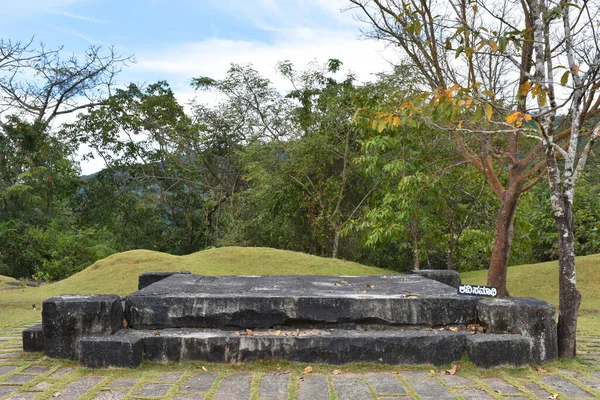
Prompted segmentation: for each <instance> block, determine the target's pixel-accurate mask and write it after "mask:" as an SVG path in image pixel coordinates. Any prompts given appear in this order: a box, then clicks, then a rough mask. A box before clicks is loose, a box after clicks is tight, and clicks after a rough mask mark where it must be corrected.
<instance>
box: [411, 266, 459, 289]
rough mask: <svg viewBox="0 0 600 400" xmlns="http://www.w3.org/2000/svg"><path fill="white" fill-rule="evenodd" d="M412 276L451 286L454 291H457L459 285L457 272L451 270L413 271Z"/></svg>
mask: <svg viewBox="0 0 600 400" xmlns="http://www.w3.org/2000/svg"><path fill="white" fill-rule="evenodd" d="M413 274H417V275H420V276H422V277H424V278H427V279H433V280H434V281H438V282H440V283H443V284H444V285H448V286H452V287H453V288H455V289H458V286H459V285H460V275H458V272H457V271H454V270H451V269H422V270H419V271H413Z"/></svg>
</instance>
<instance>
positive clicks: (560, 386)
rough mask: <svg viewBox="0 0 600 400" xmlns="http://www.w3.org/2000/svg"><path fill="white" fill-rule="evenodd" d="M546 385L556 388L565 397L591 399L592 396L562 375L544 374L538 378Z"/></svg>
mask: <svg viewBox="0 0 600 400" xmlns="http://www.w3.org/2000/svg"><path fill="white" fill-rule="evenodd" d="M540 381H542V382H543V383H545V384H546V385H548V386H550V387H552V388H554V389H556V390H557V391H559V392H561V393H562V394H564V395H565V396H567V397H577V398H582V399H591V398H593V397H594V396H592V395H591V394H589V393H587V392H585V391H584V390H582V389H581V388H580V387H579V386H577V385H575V384H574V383H572V382H569V381H568V380H566V379H565V378H563V377H562V376H544V377H542V378H541V379H540Z"/></svg>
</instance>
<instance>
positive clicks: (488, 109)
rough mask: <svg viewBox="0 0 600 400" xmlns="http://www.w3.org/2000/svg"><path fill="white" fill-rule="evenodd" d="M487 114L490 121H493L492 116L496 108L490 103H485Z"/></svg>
mask: <svg viewBox="0 0 600 400" xmlns="http://www.w3.org/2000/svg"><path fill="white" fill-rule="evenodd" d="M485 116H486V117H487V119H488V121H491V120H492V117H493V116H494V109H493V108H492V105H491V104H489V103H488V104H486V105H485Z"/></svg>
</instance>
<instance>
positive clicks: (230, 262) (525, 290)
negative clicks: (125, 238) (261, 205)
mask: <svg viewBox="0 0 600 400" xmlns="http://www.w3.org/2000/svg"><path fill="white" fill-rule="evenodd" d="M599 267H600V255H592V256H584V257H578V258H577V282H578V287H579V290H580V291H581V293H582V295H583V301H582V304H581V314H582V316H584V318H581V321H582V323H583V324H584V326H585V329H588V330H594V331H597V332H598V333H600V268H599ZM181 270H188V271H191V272H192V273H194V274H199V275H381V274H388V273H390V272H391V271H388V270H385V269H381V268H375V267H368V266H365V265H361V264H357V263H354V262H348V261H343V260H333V259H331V258H323V257H316V256H311V255H307V254H303V253H296V252H291V251H284V250H275V249H269V248H248V247H223V248H218V249H211V250H205V251H201V252H198V253H194V254H190V255H186V256H173V255H169V254H164V253H158V252H155V251H148V250H134V251H128V252H124V253H119V254H113V255H112V256H110V257H107V258H105V259H103V260H100V261H98V262H96V263H95V264H93V265H92V266H90V267H88V268H87V269H85V270H83V271H81V272H79V273H77V274H75V275H73V276H71V277H70V278H68V279H65V280H63V281H60V282H56V283H52V284H49V285H44V286H41V287H39V288H18V289H8V288H7V286H6V285H4V284H3V283H0V309H1V310H2V312H0V327H2V326H6V325H13V324H16V323H21V322H26V321H34V320H39V318H40V317H39V309H40V308H41V303H42V301H43V300H45V299H47V298H50V297H52V296H56V295H60V294H73V293H81V294H88V293H116V294H120V295H125V294H128V293H131V292H133V291H135V290H137V279H138V276H139V275H140V274H141V273H142V272H144V271H181ZM461 278H462V281H463V282H465V283H471V284H485V283H486V280H487V271H474V272H466V273H463V274H461ZM8 280H12V279H11V278H7V277H2V276H0V281H4V282H6V281H8ZM508 288H509V290H510V293H511V295H513V296H518V297H521V296H527V297H537V298H540V299H543V300H546V301H548V302H550V303H552V304H555V305H556V304H558V263H557V262H547V263H541V264H531V265H519V266H514V267H510V268H509V271H508ZM33 304H35V305H36V306H37V308H38V310H37V311H33V310H32V305H33Z"/></svg>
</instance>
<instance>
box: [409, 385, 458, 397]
mask: <svg viewBox="0 0 600 400" xmlns="http://www.w3.org/2000/svg"><path fill="white" fill-rule="evenodd" d="M410 386H412V387H413V389H415V391H416V392H417V394H418V395H419V396H420V397H421V399H422V400H455V399H456V397H455V396H454V395H453V394H452V393H450V391H448V389H446V388H445V387H444V386H443V385H442V384H441V383H439V382H438V381H434V380H425V381H411V382H410Z"/></svg>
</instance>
